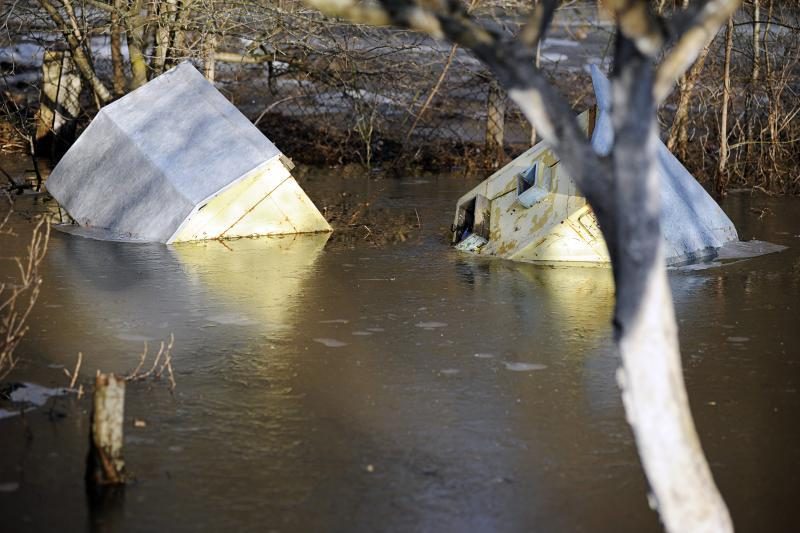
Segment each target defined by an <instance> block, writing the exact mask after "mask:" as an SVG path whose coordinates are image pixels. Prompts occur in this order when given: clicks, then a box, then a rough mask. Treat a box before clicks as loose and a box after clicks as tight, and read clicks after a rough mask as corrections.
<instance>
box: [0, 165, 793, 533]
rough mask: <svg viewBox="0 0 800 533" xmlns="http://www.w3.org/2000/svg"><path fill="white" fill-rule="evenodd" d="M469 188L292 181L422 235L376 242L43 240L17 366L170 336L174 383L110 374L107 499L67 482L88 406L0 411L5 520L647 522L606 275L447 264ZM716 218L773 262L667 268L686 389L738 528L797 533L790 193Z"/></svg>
mask: <svg viewBox="0 0 800 533" xmlns="http://www.w3.org/2000/svg"><path fill="white" fill-rule="evenodd" d="M470 183H472V182H469V183H465V182H464V180H458V179H452V178H440V179H429V180H413V181H411V180H409V181H406V182H400V181H393V180H382V181H378V182H374V181H373V182H371V183H369V184H367V183H366V182H365V181H363V180H355V179H353V180H347V181H344V182H341V181H333V180H324V179H321V180H315V181H313V182H311V184H309V185H308V186H309V187H313V188H315V189H314V190H311V192H312V194H313V193H314V192H315V190H317V191H320V190H327V191H329V192H330V190H331V189H332V188H334V187H340V186H341V187H344V188H346V189H348V190H350V191H351V192H353V193H355V194H357V195H358V194H362V195H364V194H369V195H371V196H372V197H375V195H376V191H380V195H379V196H380V197H381V204H382V205H383V206H384V207H387V208H389V209H392V210H396V211H397V212H406V211H408V210H412V211H413V209H414V208H416V209H417V210H418V213H419V215H420V218H421V220H422V222H423V228H422V230H421V232H419V233H417V234H414V235H412V238H411V239H410V240H409V241H407V242H406V243H403V244H400V245H395V246H388V247H373V246H370V245H369V244H368V242H367V241H364V243H363V244H356V245H354V246H345V245H342V244H341V243H339V244H336V243H333V244H331V243H327V244H326V242H325V238H324V237H298V238H285V239H266V240H242V241H236V242H230V243H228V245H227V246H223V245H221V244H219V243H216V242H214V243H208V244H203V245H184V246H175V247H165V246H160V245H153V246H150V245H122V244H112V243H104V242H96V241H90V240H84V239H81V238H75V237H71V236H67V235H61V234H58V233H56V232H54V235H53V240H52V243H51V246H50V252H49V255H48V257H47V260H46V267H45V273H44V275H45V279H46V281H45V284H44V288H43V294H42V296H41V299H40V301H39V304H38V306H37V308H36V310H35V313H34V317H33V326H32V329H31V331H30V333H29V335H28V337H27V338H26V339H25V341H24V343H23V345H22V346H21V347H20V350H19V355H21V356H23V357H24V358H25V359H26V362H24V363H23V364H22V365H21V367H20V368H19V369H18V370H17V372H16V373H15V374H14V375H13V377H14V378H15V379H18V380H22V381H37V382H39V383H42V384H45V385H59V386H63V385H65V383H66V378H65V377H64V376H63V374H62V370H61V369H60V368H57V367H56V368H54V367H53V366H57V365H64V366H67V367H70V368H71V367H72V366H73V364H74V361H75V356H76V353H77V352H78V351H82V352H83V353H84V355H85V359H84V371H83V372H84V375H85V376H90V375H92V374H93V373H94V371H95V369H98V368H100V369H103V370H104V371H120V372H121V371H126V370H129V369H131V368H132V367H134V366H135V365H136V362H137V360H138V357H139V353H140V352H141V348H142V341H143V340H144V339H151V340H156V339H163V338H165V337H167V336H168V335H169V333H170V332H172V333H174V335H175V338H176V348H175V350H174V366H175V369H176V372H177V381H178V388H177V390H176V391H175V396H174V397H172V396H171V395H170V393H169V391H168V388H167V387H166V385H165V384H163V383H151V382H148V383H137V384H131V385H129V389H128V403H127V417H128V418H129V419H130V422H129V423H128V425H127V427H126V431H127V434H126V446H127V450H126V455H127V460H128V466H129V468H130V470H131V471H132V472H133V473H134V474H135V476H136V478H137V481H136V482H135V483H133V484H131V485H130V486H128V487H127V489H126V491H125V493H124V497H123V498H121V499H119V500H118V501H117V502H116V504H114V505H109V506H107V507H106V508H105V509H104V510H97V509H94V510H90V508H89V506H88V504H87V499H86V496H85V494H84V490H83V477H82V476H83V464H84V457H85V453H86V443H87V435H88V423H87V416H86V411H87V409H88V402H87V401H86V400H85V399H84V400H81V401H76V400H75V399H74V398H59V399H57V400H55V402H53V403H52V404H51V407H45V408H41V409H37V410H35V411H31V412H28V413H27V414H26V415H25V417H19V416H17V417H13V418H6V419H2V420H0V443H1V444H0V446H1V449H2V457H1V458H0V516H1V517H2V523H0V530H2V531H49V530H66V531H73V530H102V531H196V530H208V531H222V530H227V531H239V530H244V531H247V530H250V531H269V530H276V531H278V530H280V531H376V530H380V531H437V532H438V531H459V532H460V531H637V532H639V531H658V530H659V525H658V520H657V517H656V515H655V514H654V513H653V512H651V511H650V510H649V509H648V507H647V502H646V484H645V480H644V477H643V474H642V471H641V467H640V465H639V462H638V459H637V456H636V451H635V448H634V444H633V441H632V436H631V432H630V430H629V428H628V426H627V425H626V423H625V420H624V415H623V411H622V406H621V402H620V398H619V393H618V390H617V387H616V385H615V382H614V377H613V376H614V370H615V368H616V366H617V361H616V358H615V355H614V353H613V350H612V343H611V331H610V327H609V317H610V314H611V309H612V304H613V291H612V285H611V279H610V275H609V273H608V272H607V271H606V270H603V269H574V268H541V267H534V266H530V265H518V264H512V263H507V262H504V261H485V260H475V259H471V258H468V257H464V256H461V255H459V254H457V253H456V252H454V251H452V250H450V249H449V248H448V247H447V246H446V243H445V240H444V238H443V235H444V231H443V228H445V227H447V226H448V225H449V224H450V218H451V213H452V209H453V205H454V202H455V199H456V198H457V197H458V196H459V195H460V194H461V193H462V192H463V191H465V190H467V189H468V188H469V186H470ZM25 201H28V200H25ZM725 207H726V210H727V211H728V213H729V214H730V215H731V216H732V218H733V219H734V221H735V222H736V223H737V225H738V227H739V229H740V234H741V236H742V237H744V238H751V237H757V238H759V239H763V240H769V241H772V242H776V243H780V244H786V245H788V246H790V247H791V248H790V249H789V250H788V251H786V252H783V253H781V254H777V255H771V256H765V257H761V258H756V259H751V260H747V261H741V262H738V263H734V264H729V265H726V266H723V267H719V268H713V269H709V270H701V271H694V272H683V271H679V272H673V274H672V281H673V287H674V293H675V300H676V305H677V312H678V317H679V320H680V324H681V341H682V346H683V353H684V361H685V367H686V379H687V382H688V387H689V392H690V399H691V401H692V405H693V408H694V413H695V417H696V422H697V426H698V430H699V432H700V435H701V438H702V441H703V445H704V447H705V449H706V452H707V455H708V457H709V459H710V461H711V465H712V469H713V471H714V474H715V477H716V479H717V481H718V483H719V485H720V488H721V490H722V492H723V494H724V495H725V498H726V500H727V502H728V504H729V505H730V507H731V510H732V513H733V516H734V520H735V522H736V524H737V527H738V529H739V531H797V530H800V514H798V512H797V510H796V505H795V500H796V498H797V495H798V494H800V466H799V465H800V431H798V422H797V421H798V419H800V418H799V417H800V398H799V397H798V387H799V386H800V383H798V382H800V348H798V347H797V345H798V343H799V342H800V327H798V326H800V321H798V301H800V209H798V207H800V203H798V200H796V199H782V198H781V199H770V198H749V197H746V196H734V197H732V198H730V199H729V200H728V201H727V203H726V204H725ZM763 208H768V209H769V211H768V212H765V215H764V217H763V218H761V219H759V214H760V213H761V212H762V211H761V210H762V209H763ZM754 209H756V211H753V210H754ZM20 228H21V229H20V231H24V228H22V226H20ZM4 242H8V241H4ZM6 246H8V245H6ZM8 251H9V250H8V248H4V249H3V253H2V254H0V255H8ZM2 264H3V266H2V267H0V268H7V267H8V265H7V264H6V263H2ZM152 344H153V343H152V342H151V345H152ZM133 418H138V419H143V420H145V421H146V424H147V425H146V427H143V428H135V427H133Z"/></svg>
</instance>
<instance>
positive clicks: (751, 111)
mask: <svg viewBox="0 0 800 533" xmlns="http://www.w3.org/2000/svg"><path fill="white" fill-rule="evenodd" d="M752 42H753V55H752V57H751V61H752V68H751V70H750V90H749V91H748V92H747V95H746V96H745V108H744V120H745V124H746V127H747V138H746V139H745V142H746V143H747V148H746V152H745V153H746V157H745V160H746V161H747V165H748V173H750V172H753V170H754V169H753V168H752V167H751V164H752V161H753V157H754V155H753V152H754V149H753V148H754V143H755V121H756V116H755V107H756V106H757V105H758V104H757V98H758V96H757V94H758V91H759V89H760V87H759V86H758V85H759V78H760V77H761V0H753V41H752ZM756 166H757V164H756Z"/></svg>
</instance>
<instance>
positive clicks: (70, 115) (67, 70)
mask: <svg viewBox="0 0 800 533" xmlns="http://www.w3.org/2000/svg"><path fill="white" fill-rule="evenodd" d="M82 88H83V82H82V81H81V76H80V74H79V72H78V70H77V68H76V66H75V63H74V62H73V61H72V57H71V56H70V54H69V52H65V51H59V50H48V51H46V52H45V53H44V58H43V61H42V92H41V95H40V97H39V111H38V113H37V116H36V152H37V153H38V154H42V155H47V156H49V157H51V158H54V159H57V158H58V157H60V156H61V155H63V154H64V152H66V150H67V149H68V148H69V146H70V145H71V144H72V142H73V141H74V140H75V126H76V124H75V118H77V116H78V113H79V112H80V101H79V99H80V94H81V89H82Z"/></svg>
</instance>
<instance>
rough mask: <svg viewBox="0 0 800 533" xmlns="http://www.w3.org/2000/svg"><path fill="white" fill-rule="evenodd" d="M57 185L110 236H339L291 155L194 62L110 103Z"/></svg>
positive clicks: (90, 230)
mask: <svg viewBox="0 0 800 533" xmlns="http://www.w3.org/2000/svg"><path fill="white" fill-rule="evenodd" d="M47 189H48V191H49V192H50V193H51V194H52V195H53V197H54V198H55V199H56V200H57V201H58V202H59V204H60V205H61V206H62V207H63V208H64V209H66V211H67V212H68V213H69V215H70V216H71V217H72V218H73V219H74V220H75V222H76V224H77V225H73V226H65V227H63V229H65V230H66V231H69V232H71V233H75V234H78V235H82V236H86V237H93V238H98V239H105V240H123V241H149V242H162V243H168V244H171V243H175V242H181V241H196V240H206V239H217V238H232V237H244V236H254V235H280V234H291V233H315V232H329V231H331V227H330V226H329V225H328V223H327V221H326V220H325V218H324V217H323V216H322V214H321V213H320V212H319V210H318V209H317V208H316V207H315V206H314V204H313V203H312V202H311V200H310V199H309V198H308V197H307V196H306V194H305V193H304V192H303V190H302V189H301V188H300V186H299V185H298V184H297V182H296V181H295V179H294V178H293V177H292V176H291V174H290V173H289V169H288V168H286V165H285V164H284V158H283V155H282V154H281V152H280V151H279V150H278V149H277V148H276V147H275V145H274V144H272V142H271V141H270V140H269V139H267V138H266V137H265V136H264V135H263V134H262V133H261V132H260V131H259V130H258V129H257V128H256V127H255V126H253V125H252V124H251V123H250V121H249V120H248V119H247V118H246V117H245V116H244V115H242V114H241V113H240V112H239V110H237V109H236V107H234V106H233V105H232V104H231V103H230V102H229V101H228V100H227V99H226V98H225V97H224V96H222V95H221V94H220V93H219V92H218V91H217V90H216V89H215V88H214V86H213V85H212V84H211V83H209V82H208V81H207V80H206V79H205V78H204V77H203V76H202V75H201V74H200V73H199V72H197V70H195V68H194V67H193V66H192V65H191V64H190V63H188V62H186V63H182V64H181V65H179V66H177V67H175V68H173V69H172V70H170V71H168V72H166V73H164V74H162V75H161V76H159V77H158V78H155V79H154V80H151V81H150V82H149V83H147V84H146V85H144V86H143V87H141V88H139V89H137V90H135V91H133V92H131V93H130V94H128V95H126V96H125V97H123V98H121V99H119V100H117V101H116V102H113V103H112V104H109V105H107V106H106V107H104V108H103V109H101V110H100V112H99V113H98V115H97V116H96V117H95V119H94V120H93V121H92V123H91V124H90V125H89V127H88V128H87V129H86V131H84V133H83V134H82V135H81V137H80V138H79V139H78V141H77V142H76V143H75V144H74V145H73V147H72V148H71V149H70V150H69V152H67V154H66V155H65V156H64V158H63V159H62V160H61V161H60V162H59V164H58V165H57V166H56V168H55V169H54V170H53V173H52V174H51V175H50V177H49V178H48V181H47Z"/></svg>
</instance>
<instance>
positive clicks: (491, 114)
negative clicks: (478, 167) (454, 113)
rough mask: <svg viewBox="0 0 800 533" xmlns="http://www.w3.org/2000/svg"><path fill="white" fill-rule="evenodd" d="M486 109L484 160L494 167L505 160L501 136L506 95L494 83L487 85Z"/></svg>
mask: <svg viewBox="0 0 800 533" xmlns="http://www.w3.org/2000/svg"><path fill="white" fill-rule="evenodd" d="M487 100H488V101H487V109H486V160H487V163H489V162H491V163H492V164H493V165H494V167H498V166H500V163H501V162H502V160H503V159H504V158H505V152H504V151H503V134H504V133H505V122H506V93H505V91H503V89H502V88H501V87H500V85H498V83H497V82H496V81H492V82H491V83H490V84H489V97H488V99H487Z"/></svg>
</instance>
